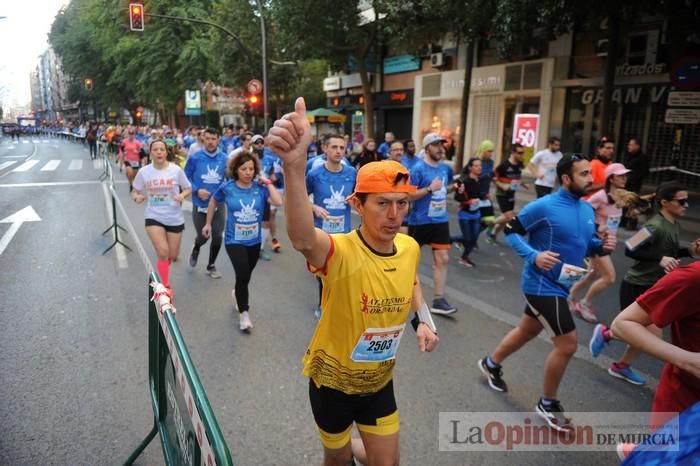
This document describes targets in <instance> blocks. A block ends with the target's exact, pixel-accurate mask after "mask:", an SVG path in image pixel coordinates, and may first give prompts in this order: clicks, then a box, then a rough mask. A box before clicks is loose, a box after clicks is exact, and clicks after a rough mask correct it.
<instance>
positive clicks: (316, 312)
mask: <svg viewBox="0 0 700 466" xmlns="http://www.w3.org/2000/svg"><path fill="white" fill-rule="evenodd" d="M322 313H323V311H322V310H321V306H316V307H315V308H314V317H316V320H321V314H322Z"/></svg>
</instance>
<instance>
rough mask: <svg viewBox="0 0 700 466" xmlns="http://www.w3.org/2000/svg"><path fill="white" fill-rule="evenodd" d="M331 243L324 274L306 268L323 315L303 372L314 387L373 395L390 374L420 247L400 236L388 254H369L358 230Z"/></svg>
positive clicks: (405, 314) (372, 252)
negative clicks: (318, 283)
mask: <svg viewBox="0 0 700 466" xmlns="http://www.w3.org/2000/svg"><path fill="white" fill-rule="evenodd" d="M330 238H331V249H330V251H329V253H328V258H327V259H326V264H325V267H324V269H320V270H316V269H314V268H313V267H311V266H309V269H310V270H311V272H313V273H315V274H316V275H317V276H319V277H320V278H321V279H322V281H323V295H322V297H321V308H322V309H323V314H322V315H321V320H320V321H319V323H318V325H317V327H316V331H315V332H314V335H313V338H312V339H311V343H310V344H309V347H308V349H307V350H306V355H305V356H304V359H303V365H304V370H303V372H304V375H305V376H307V377H311V378H312V379H313V381H314V382H315V384H316V385H317V386H321V385H323V386H326V387H329V388H332V389H335V390H339V391H341V392H343V393H346V394H348V395H354V394H366V393H375V392H377V391H379V390H380V389H381V388H383V387H384V386H385V385H386V384H387V383H389V381H390V380H391V377H392V375H393V369H394V361H395V359H394V358H395V355H396V350H397V348H398V346H399V341H400V339H401V336H402V334H403V333H404V329H405V327H406V321H407V314H408V312H409V309H410V307H411V306H410V305H411V298H412V295H413V286H414V283H415V281H416V274H417V272H418V263H419V259H420V248H419V247H418V244H417V243H416V242H415V241H414V240H413V238H411V237H410V236H407V235H403V234H400V233H399V234H398V235H396V238H395V239H394V249H395V252H394V253H392V254H381V253H378V252H376V251H373V250H372V249H371V248H370V247H369V246H368V245H367V244H366V243H365V242H364V240H363V238H362V237H361V236H360V234H359V231H358V230H354V231H351V232H350V233H346V234H334V235H330ZM408 328H409V329H410V328H411V325H410V324H409V325H408Z"/></svg>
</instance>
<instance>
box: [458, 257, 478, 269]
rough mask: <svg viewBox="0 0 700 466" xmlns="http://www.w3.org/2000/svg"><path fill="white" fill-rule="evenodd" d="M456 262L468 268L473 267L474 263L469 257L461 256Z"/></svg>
mask: <svg viewBox="0 0 700 466" xmlns="http://www.w3.org/2000/svg"><path fill="white" fill-rule="evenodd" d="M457 263H458V264H459V265H461V266H462V267H466V268H468V269H471V268H472V267H474V264H472V262H471V261H470V260H469V259H462V258H461V257H460V258H459V260H458V261H457Z"/></svg>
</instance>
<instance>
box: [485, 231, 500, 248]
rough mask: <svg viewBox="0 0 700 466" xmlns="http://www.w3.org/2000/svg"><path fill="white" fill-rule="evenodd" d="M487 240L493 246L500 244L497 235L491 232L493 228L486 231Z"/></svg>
mask: <svg viewBox="0 0 700 466" xmlns="http://www.w3.org/2000/svg"><path fill="white" fill-rule="evenodd" d="M486 242H487V243H489V244H491V245H493V246H497V245H498V244H499V243H498V240H497V239H496V235H494V234H493V233H491V230H488V231H487V232H486Z"/></svg>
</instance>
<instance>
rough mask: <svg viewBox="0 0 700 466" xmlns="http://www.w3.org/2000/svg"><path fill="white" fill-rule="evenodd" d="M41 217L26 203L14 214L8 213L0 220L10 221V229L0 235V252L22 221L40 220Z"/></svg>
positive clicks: (0, 221)
mask: <svg viewBox="0 0 700 466" xmlns="http://www.w3.org/2000/svg"><path fill="white" fill-rule="evenodd" d="M40 221H41V218H39V216H38V215H37V213H36V212H35V211H34V209H32V206H30V205H28V206H27V207H25V208H24V209H22V210H18V211H17V212H15V213H14V214H12V215H10V216H9V217H5V218H3V219H2V220H0V223H11V224H12V225H10V229H9V230H7V231H6V232H5V234H4V235H2V238H0V254H2V253H3V252H5V248H7V245H8V244H10V241H12V238H14V236H15V235H16V234H17V232H18V231H19V227H21V226H22V224H23V223H24V222H40Z"/></svg>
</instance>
